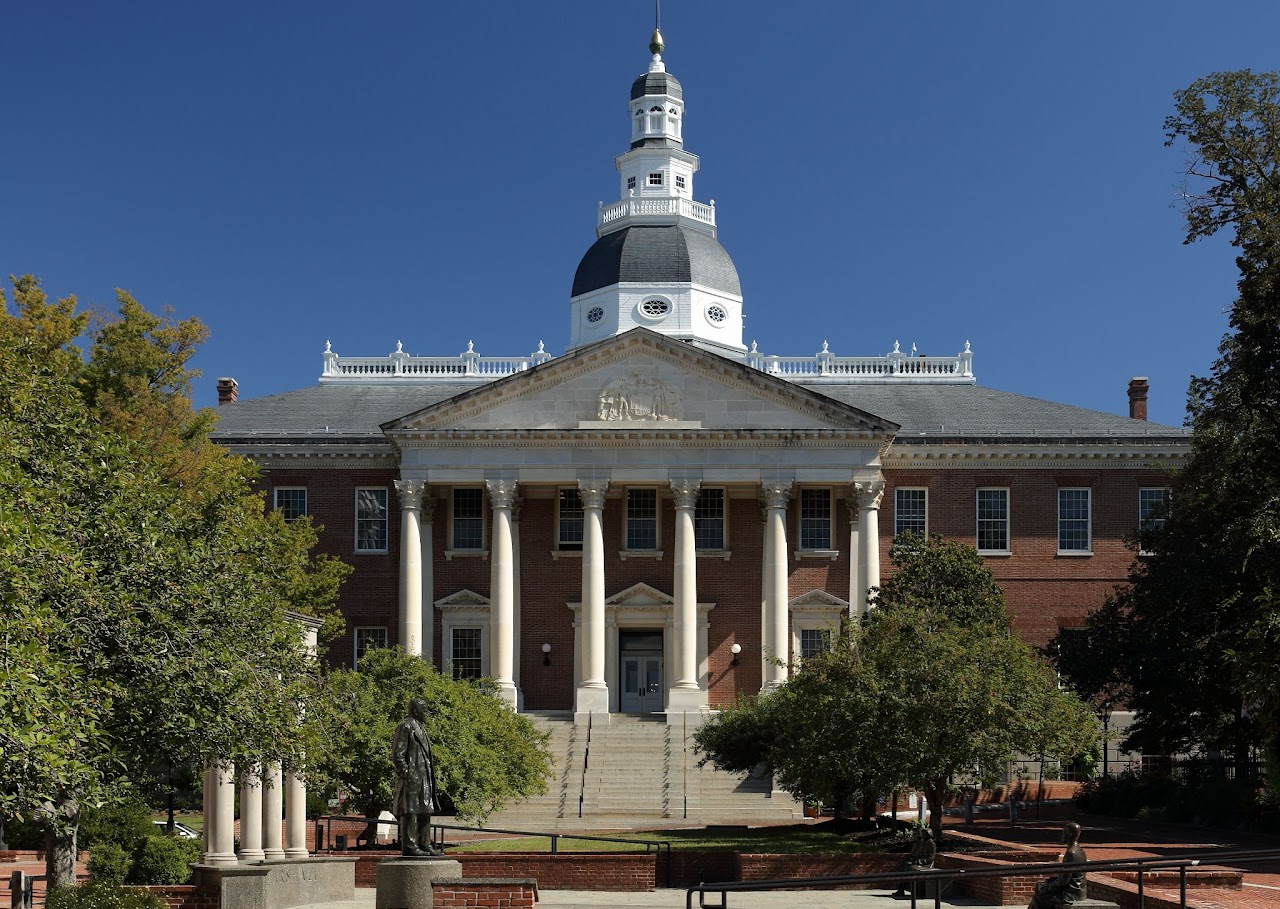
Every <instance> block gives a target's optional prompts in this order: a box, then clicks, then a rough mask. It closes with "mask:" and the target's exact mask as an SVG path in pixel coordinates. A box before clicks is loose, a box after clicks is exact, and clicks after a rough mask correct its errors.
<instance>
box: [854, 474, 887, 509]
mask: <svg viewBox="0 0 1280 909" xmlns="http://www.w3.org/2000/svg"><path fill="white" fill-rule="evenodd" d="M853 488H854V490H855V491H856V492H857V496H858V507H859V508H863V509H868V508H873V509H874V508H879V507H880V499H881V497H882V496H883V495H884V480H872V481H870V482H867V483H854V484H853Z"/></svg>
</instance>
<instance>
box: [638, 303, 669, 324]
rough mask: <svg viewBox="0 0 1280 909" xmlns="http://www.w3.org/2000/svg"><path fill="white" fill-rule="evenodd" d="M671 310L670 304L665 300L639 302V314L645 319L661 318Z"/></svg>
mask: <svg viewBox="0 0 1280 909" xmlns="http://www.w3.org/2000/svg"><path fill="white" fill-rule="evenodd" d="M669 312H671V304H670V303H668V302H667V301H666V300H656V299H655V300H645V301H644V302H643V303H641V304H640V314H641V315H642V316H644V317H645V318H647V319H661V318H663V317H664V316H666V314H667V313H669Z"/></svg>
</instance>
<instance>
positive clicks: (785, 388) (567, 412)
mask: <svg viewBox="0 0 1280 909" xmlns="http://www.w3.org/2000/svg"><path fill="white" fill-rule="evenodd" d="M382 428H383V430H385V431H386V432H388V433H390V434H397V433H411V434H416V433H422V432H427V433H430V432H437V431H440V432H454V431H470V432H486V431H492V432H504V431H549V432H556V431H559V432H565V431H578V430H590V431H594V432H600V431H610V430H619V431H628V432H635V431H641V432H643V431H646V430H649V431H684V430H707V431H734V432H737V431H747V432H751V431H763V430H768V431H773V432H778V431H782V432H787V431H793V432H804V431H830V430H840V431H843V432H846V433H847V432H853V433H856V434H860V435H861V434H865V435H867V436H872V437H885V438H889V437H891V436H892V435H893V433H894V432H895V431H896V430H897V429H898V427H897V425H896V424H894V423H893V422H891V421H889V420H885V419H883V418H881V417H878V416H875V415H874V414H870V413H867V412H866V411H863V410H859V409H858V408H856V407H852V406H850V405H848V404H844V403H841V402H839V401H835V400H833V399H831V398H828V397H826V396H825V395H822V394H820V393H819V392H817V391H815V390H813V389H811V388H808V387H804V386H801V385H797V384H795V383H792V382H788V381H787V380H785V379H781V378H778V377H776V376H772V375H769V374H768V373H764V372H761V371H760V370H757V369H752V368H751V367H749V366H746V365H744V364H742V363H739V362H736V361H734V360H730V359H728V358H726V357H722V356H720V355H718V354H714V353H711V352H709V351H706V350H703V349H702V348H699V347H695V346H693V345H692V344H688V343H686V342H683V341H676V340H672V339H671V338H668V337H665V336H664V335H660V334H657V333H656V332H652V331H649V330H647V329H643V328H638V329H634V330H632V331H629V332H627V333H625V334H622V335H617V336H615V337H612V338H608V339H606V340H604V341H600V342H598V343H596V344H593V345H590V346H588V347H584V348H580V349H579V350H577V351H575V352H574V353H572V354H568V355H566V356H563V357H558V358H556V359H554V360H551V361H549V362H547V363H544V364H542V365H540V366H537V367H535V368H533V369H530V370H526V371H524V372H520V373H516V374H515V375H512V376H508V377H507V378H504V379H499V380H497V381H495V382H492V383H489V384H487V385H482V386H480V387H478V388H475V389H472V390H470V391H466V392H464V393H462V394H460V395H457V396H456V397H453V398H450V399H448V400H445V401H441V402H438V403H436V404H432V405H431V406H429V407H425V408H423V409H422V410H419V411H416V412H414V413H411V414H407V415H406V416H404V417H401V418H399V419H397V420H392V421H390V422H388V423H384V424H383V426H382Z"/></svg>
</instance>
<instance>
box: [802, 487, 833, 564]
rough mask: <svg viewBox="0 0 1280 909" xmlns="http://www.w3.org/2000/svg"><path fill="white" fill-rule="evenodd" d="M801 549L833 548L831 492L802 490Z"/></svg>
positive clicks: (826, 490) (827, 490) (828, 490)
mask: <svg viewBox="0 0 1280 909" xmlns="http://www.w3.org/2000/svg"><path fill="white" fill-rule="evenodd" d="M800 548H801V549H830V548H831V490H830V489H802V490H800Z"/></svg>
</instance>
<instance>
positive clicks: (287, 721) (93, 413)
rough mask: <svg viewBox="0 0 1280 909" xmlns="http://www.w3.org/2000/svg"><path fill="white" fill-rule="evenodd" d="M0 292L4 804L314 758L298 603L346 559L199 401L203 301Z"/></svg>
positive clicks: (326, 606) (331, 590)
mask: <svg viewBox="0 0 1280 909" xmlns="http://www.w3.org/2000/svg"><path fill="white" fill-rule="evenodd" d="M14 303H15V309H14V310H13V311H10V309H9V308H8V305H7V303H6V305H5V306H4V308H3V311H2V312H0V640H3V647H0V779H3V780H4V781H5V785H4V786H3V787H0V811H4V813H5V814H7V815H10V816H12V815H15V814H17V815H23V816H28V817H34V818H37V819H38V820H40V822H41V823H42V824H44V825H45V826H46V827H47V828H49V829H50V830H52V831H53V832H54V833H55V835H56V836H57V837H58V839H57V841H56V843H57V848H56V849H55V850H52V851H51V853H50V873H51V882H52V883H53V884H54V885H55V886H56V885H58V884H60V883H63V882H66V881H68V880H69V879H70V875H71V874H72V873H73V864H72V859H73V858H74V856H73V854H72V849H73V845H72V844H73V842H74V840H73V839H72V837H71V833H72V832H73V831H74V829H75V827H76V826H77V823H78V822H79V819H80V807H81V806H82V805H94V804H106V803H109V802H111V801H112V800H114V799H116V798H118V797H119V796H120V794H121V792H122V790H123V788H124V787H123V786H122V781H124V780H126V779H127V778H129V777H131V776H137V775H139V774H143V773H145V772H146V768H148V767H149V766H152V765H157V764H166V763H168V762H174V763H183V762H194V763H197V764H200V763H203V762H204V761H206V760H208V759H211V758H213V757H215V756H216V757H217V758H219V759H222V760H234V761H240V762H243V763H257V762H265V761H272V760H281V761H283V762H284V763H285V764H286V765H287V766H294V765H297V764H298V763H299V761H300V758H301V755H302V753H303V751H302V743H303V736H302V731H301V729H300V728H299V724H298V722H297V714H298V704H299V702H300V701H302V700H304V699H305V697H306V696H307V695H308V693H309V691H310V690H311V686H312V676H313V674H314V668H313V663H312V661H310V660H309V659H308V658H307V656H306V655H305V654H304V653H303V652H302V651H301V648H300V647H299V632H298V629H297V627H296V625H295V624H294V623H293V622H292V621H291V620H290V619H289V618H288V616H287V615H286V611H287V610H288V609H291V608H292V609H295V610H297V611H307V612H314V611H319V612H321V613H324V612H329V611H331V610H332V609H333V604H334V603H335V602H336V597H337V588H338V584H339V583H340V581H341V579H342V577H343V576H344V574H345V568H343V567H341V566H340V565H339V564H338V563H336V562H334V561H333V560H312V559H310V556H309V548H310V547H311V546H312V545H313V544H314V542H315V532H314V529H313V528H311V527H310V526H308V525H307V524H306V523H305V522H297V523H295V524H285V523H284V522H283V521H282V520H280V518H279V516H278V515H274V514H273V515H267V514H264V511H263V507H262V500H261V497H260V496H259V495H257V494H256V493H255V492H254V491H253V489H252V486H251V482H252V480H253V478H254V476H255V475H256V473H255V469H254V468H253V466H252V465H251V464H249V463H248V462H247V461H245V460H244V459H242V458H239V457H236V456H234V455H231V454H229V453H227V452H225V451H224V450H222V449H220V448H218V447H216V446H213V445H211V444H210V443H209V441H208V439H207V437H206V436H207V431H208V429H209V427H210V426H211V425H212V424H211V419H212V418H211V415H210V414H209V413H208V412H199V411H195V410H193V409H192V408H191V405H190V399H189V394H188V390H189V382H190V379H191V377H192V376H193V375H194V374H195V373H194V372H193V371H191V370H190V369H189V366H188V363H189V359H190V357H191V355H192V353H193V351H194V349H195V345H196V343H198V341H199V340H200V339H201V338H202V337H203V328H202V327H200V326H199V324H198V323H194V322H184V323H176V324H175V323H173V322H172V321H171V320H169V319H168V318H167V317H157V316H152V315H151V314H149V313H147V312H146V311H145V310H144V309H142V307H141V306H139V305H138V304H137V303H136V302H135V301H133V300H132V298H130V297H129V296H128V295H127V294H125V293H123V292H121V293H120V294H119V306H120V308H119V314H118V316H116V317H113V318H110V319H106V320H103V321H101V322H100V323H99V324H98V325H97V326H95V327H93V328H91V329H88V335H87V339H88V341H89V343H90V353H89V355H88V358H87V359H85V358H84V357H83V355H82V353H81V351H80V350H79V348H77V347H75V346H74V342H75V341H76V340H77V338H78V337H79V336H80V334H81V332H83V331H85V330H86V328H87V326H88V322H87V320H86V319H85V318H84V316H83V315H80V314H77V313H76V308H75V301H74V299H72V298H69V299H67V300H61V301H58V302H57V303H49V302H48V300H47V299H46V297H45V295H44V293H43V291H42V290H41V289H40V287H39V283H38V282H37V281H35V279H33V278H30V277H24V278H19V279H14Z"/></svg>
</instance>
